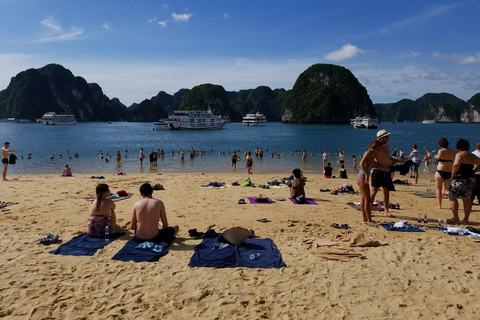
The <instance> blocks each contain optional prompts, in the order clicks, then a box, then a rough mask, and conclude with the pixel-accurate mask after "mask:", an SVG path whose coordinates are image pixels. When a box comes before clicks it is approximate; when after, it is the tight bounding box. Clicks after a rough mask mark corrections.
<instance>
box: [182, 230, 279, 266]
mask: <svg viewBox="0 0 480 320" xmlns="http://www.w3.org/2000/svg"><path fill="white" fill-rule="evenodd" d="M219 239H220V237H218V238H206V239H203V241H202V242H201V243H200V244H198V245H197V246H196V247H195V252H194V254H193V256H192V258H191V259H190V263H189V264H188V265H189V266H190V267H211V268H237V267H244V268H265V269H269V268H283V267H286V265H285V263H284V262H283V260H282V255H281V254H280V251H279V250H278V249H277V246H276V245H275V244H274V243H273V241H272V240H271V239H268V238H267V239H246V240H245V241H244V242H243V243H242V244H241V245H239V246H234V245H231V244H227V243H223V242H218V240H219Z"/></svg>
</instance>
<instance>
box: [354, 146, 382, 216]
mask: <svg viewBox="0 0 480 320" xmlns="http://www.w3.org/2000/svg"><path fill="white" fill-rule="evenodd" d="M382 149H383V145H382V143H381V142H380V141H378V140H373V141H372V142H370V146H369V148H368V150H367V151H365V153H364V154H363V156H362V160H361V161H360V172H359V173H358V175H357V184H358V186H359V187H360V195H361V200H360V208H361V210H362V216H363V222H365V223H367V224H371V225H376V222H375V221H373V220H372V201H371V198H370V184H369V180H370V171H371V170H372V169H373V167H374V166H375V167H376V168H377V169H380V170H382V171H387V172H388V171H389V169H388V167H383V166H381V165H379V164H378V163H376V162H375V161H374V159H375V157H376V156H377V155H378V153H379V152H380V151H381V150H382Z"/></svg>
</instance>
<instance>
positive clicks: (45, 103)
mask: <svg viewBox="0 0 480 320" xmlns="http://www.w3.org/2000/svg"><path fill="white" fill-rule="evenodd" d="M50 111H53V112H56V113H70V114H73V115H75V118H76V119H77V121H109V120H118V119H125V117H126V114H127V107H126V106H125V105H123V104H122V103H121V102H120V101H119V100H118V99H116V98H114V99H109V98H108V97H107V96H105V95H104V94H103V91H102V89H101V87H100V86H99V85H98V84H96V83H90V84H89V83H87V81H85V79H83V78H82V77H76V76H74V75H73V74H72V73H71V72H70V70H67V69H65V68H64V67H62V66H61V65H58V64H49V65H46V66H45V67H43V68H40V69H28V70H26V71H23V72H20V73H19V74H17V75H16V76H15V77H13V78H12V79H11V81H10V84H9V85H8V87H7V89H5V90H3V91H1V92H0V118H7V117H14V118H17V119H30V120H32V121H34V120H36V119H38V118H41V117H42V115H43V114H44V113H45V112H50Z"/></svg>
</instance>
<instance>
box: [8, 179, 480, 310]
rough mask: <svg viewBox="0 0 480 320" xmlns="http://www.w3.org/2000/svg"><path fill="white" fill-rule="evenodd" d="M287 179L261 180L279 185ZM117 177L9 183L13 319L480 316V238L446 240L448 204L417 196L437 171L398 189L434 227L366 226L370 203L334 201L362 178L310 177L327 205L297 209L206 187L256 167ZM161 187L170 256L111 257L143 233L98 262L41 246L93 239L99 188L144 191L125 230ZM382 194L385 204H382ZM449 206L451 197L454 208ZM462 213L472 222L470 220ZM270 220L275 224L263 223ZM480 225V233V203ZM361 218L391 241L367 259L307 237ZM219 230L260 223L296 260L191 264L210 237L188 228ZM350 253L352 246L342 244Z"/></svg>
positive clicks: (124, 212) (256, 191)
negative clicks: (147, 191)
mask: <svg viewBox="0 0 480 320" xmlns="http://www.w3.org/2000/svg"><path fill="white" fill-rule="evenodd" d="M287 175H288V173H279V174H257V173H255V174H254V175H253V176H251V178H252V181H253V182H254V183H255V184H257V185H258V184H266V182H267V181H268V180H270V179H275V178H276V179H280V178H282V177H283V176H287ZM105 176H106V179H105V180H97V179H90V175H84V174H78V175H75V176H74V177H72V178H62V177H59V176H56V175H15V174H14V173H11V174H10V175H9V178H11V179H13V178H18V180H15V181H9V182H4V183H2V184H1V190H2V192H1V199H0V200H1V201H12V202H17V203H18V204H15V205H11V206H8V207H7V208H6V209H9V210H8V211H5V212H0V219H1V227H0V228H1V229H0V231H1V234H2V237H1V240H0V241H1V245H0V264H1V265H0V270H1V272H0V293H1V294H0V318H3V317H4V318H6V319H418V318H425V319H479V318H480V307H479V306H480V299H479V296H480V294H479V292H480V281H479V280H480V275H479V272H480V269H479V263H480V257H479V256H478V255H477V252H478V248H479V244H478V243H474V242H472V241H471V240H469V239H468V238H467V237H454V236H446V235H442V234H439V233H438V232H437V230H436V221H437V220H436V219H437V218H442V219H444V218H449V217H450V215H451V213H450V210H448V209H442V210H440V209H435V208H434V207H435V205H436V200H435V199H433V198H420V197H418V196H416V195H413V192H415V191H425V190H426V189H427V188H432V187H433V182H431V181H430V180H431V179H432V178H433V175H432V174H430V175H422V176H421V179H420V182H419V184H418V185H413V186H397V191H396V192H394V193H392V195H391V202H393V203H397V202H398V203H399V204H400V206H401V210H392V213H394V214H396V215H397V217H398V218H396V219H391V218H384V217H382V216H381V215H379V213H376V214H375V216H374V219H376V220H377V221H379V222H384V221H399V220H407V221H409V222H416V217H417V214H418V213H419V212H422V213H427V214H428V217H429V218H430V222H429V223H428V230H427V231H426V232H425V233H402V232H388V231H386V230H384V229H383V228H381V227H379V228H374V227H368V226H366V225H364V224H363V223H362V222H361V214H360V211H358V210H356V209H354V208H351V207H349V206H348V205H346V202H349V201H359V199H360V197H359V196H358V195H331V194H329V193H324V192H320V191H319V189H327V188H329V189H332V190H333V189H335V188H338V187H340V186H341V184H342V183H345V182H350V183H352V184H353V185H354V187H356V184H355V182H354V179H348V181H345V180H338V179H331V180H327V179H324V178H323V177H322V176H321V175H319V174H309V175H308V183H307V187H306V191H307V196H308V197H312V198H314V199H316V200H317V202H318V203H319V205H318V206H297V205H293V204H292V203H291V202H290V201H288V200H287V201H277V202H276V203H274V204H271V205H250V204H246V205H238V204H237V201H238V200H239V199H240V198H243V197H247V196H261V195H262V196H268V197H270V198H272V199H278V198H287V197H288V189H287V188H272V189H261V188H246V187H232V186H228V187H226V188H220V189H210V188H209V189H207V188H200V185H202V184H207V183H208V182H210V181H219V182H226V183H227V184H231V183H232V182H233V181H239V182H240V183H242V182H243V180H244V179H245V178H246V174H245V172H244V171H243V170H241V171H240V170H239V171H237V172H231V173H205V174H202V173H164V174H163V175H156V174H150V175H149V174H127V175H125V176H118V175H113V174H110V175H105ZM145 181H149V182H151V183H162V184H163V185H164V186H165V188H166V190H164V191H155V193H154V196H155V197H158V198H160V199H162V200H163V201H164V202H165V205H166V208H167V214H168V218H169V222H170V224H178V225H180V228H181V229H180V233H179V235H178V239H177V240H176V241H175V243H174V244H173V245H172V246H171V248H170V252H169V253H168V254H167V255H166V256H164V257H162V258H161V259H160V261H158V262H152V263H133V262H118V261H112V260H110V259H111V257H112V256H113V255H114V254H115V253H116V252H118V250H120V248H121V247H122V246H123V245H124V244H125V242H126V241H127V240H128V239H129V238H130V237H131V236H132V234H131V232H130V231H127V235H126V236H124V237H123V238H121V239H120V240H117V241H114V242H113V243H111V244H110V245H108V246H107V247H105V248H104V249H101V250H99V251H98V252H97V253H96V254H95V255H94V256H93V257H78V256H56V255H51V254H49V253H48V252H49V251H50V250H52V249H55V248H56V247H57V246H58V244H53V245H50V246H44V245H40V244H37V243H36V241H37V240H38V239H39V238H41V237H42V236H45V235H46V234H48V233H49V232H50V233H55V234H59V235H60V236H61V238H62V239H63V241H68V240H70V239H71V238H72V237H74V236H75V235H77V234H79V233H81V232H84V231H85V229H86V223H87V217H88V205H89V203H88V202H87V201H86V200H83V199H82V196H88V195H94V190H95V186H96V184H97V183H99V182H105V183H107V184H109V185H110V188H111V190H112V191H116V190H120V189H124V190H127V191H128V192H132V193H133V194H134V195H133V196H132V197H131V198H130V199H127V200H123V201H120V202H117V210H116V212H117V217H118V224H119V225H120V226H122V227H125V226H128V225H129V222H130V215H131V208H132V205H133V203H134V202H135V201H137V200H139V199H140V197H139V194H138V187H139V186H140V185H141V183H143V182H145ZM377 200H381V196H377ZM444 207H448V203H447V201H446V200H444ZM460 216H461V217H462V216H463V215H462V214H461V215H460ZM260 218H267V219H269V220H271V222H270V223H260V222H257V219H260ZM471 220H472V221H473V222H475V224H474V225H475V226H478V222H480V215H479V207H474V210H473V212H472V216H471ZM334 222H336V223H339V224H342V223H348V224H349V225H350V226H351V230H354V231H360V232H363V233H365V235H366V236H367V237H371V238H374V239H377V240H380V241H383V242H388V244H389V245H388V246H384V247H375V248H354V249H352V252H356V253H361V254H363V255H364V256H365V259H349V260H347V259H346V260H345V261H331V260H324V259H322V258H319V257H317V256H315V255H313V254H312V252H313V251H314V248H312V249H310V250H307V248H308V246H307V245H304V244H302V239H305V238H316V239H334V238H335V237H336V236H337V235H340V234H342V232H343V230H338V229H334V228H332V227H330V225H331V224H332V223H334ZM213 224H215V227H214V229H215V230H216V231H218V232H220V231H222V230H225V229H227V228H229V227H232V226H242V227H247V228H252V229H254V230H255V233H256V234H257V235H258V236H259V237H261V238H271V239H273V241H274V242H275V243H276V245H277V246H278V249H279V250H280V252H281V253H282V256H283V259H284V261H285V263H286V264H287V267H286V268H283V269H247V268H236V269H213V268H191V267H189V266H188V263H189V260H190V258H191V256H192V254H193V249H194V247H195V245H197V244H198V243H199V242H200V240H191V239H188V236H187V230H188V229H191V228H197V229H199V231H204V229H205V228H206V227H207V226H209V225H213ZM339 247H341V248H344V247H346V245H345V244H340V245H339Z"/></svg>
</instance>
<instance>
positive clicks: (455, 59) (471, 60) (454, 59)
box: [432, 52, 480, 65]
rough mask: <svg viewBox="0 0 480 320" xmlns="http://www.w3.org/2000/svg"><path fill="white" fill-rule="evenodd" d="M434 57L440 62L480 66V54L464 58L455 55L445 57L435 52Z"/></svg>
mask: <svg viewBox="0 0 480 320" xmlns="http://www.w3.org/2000/svg"><path fill="white" fill-rule="evenodd" d="M432 57H433V58H434V59H437V60H440V61H446V62H451V63H454V64H466V65H469V64H480V53H477V54H475V55H473V56H463V55H461V54H457V53H453V54H450V55H444V54H441V53H439V52H434V53H433V54H432Z"/></svg>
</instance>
